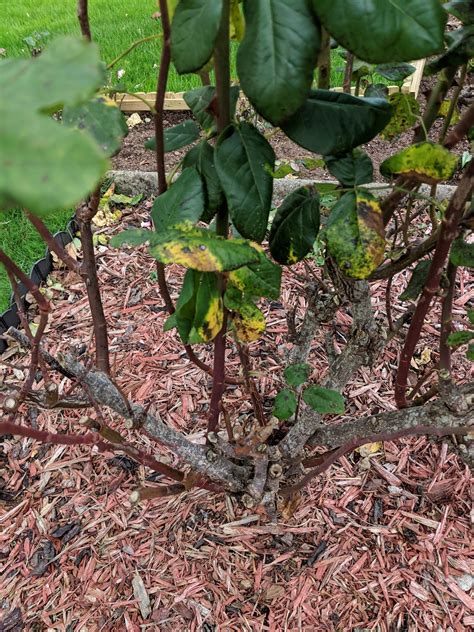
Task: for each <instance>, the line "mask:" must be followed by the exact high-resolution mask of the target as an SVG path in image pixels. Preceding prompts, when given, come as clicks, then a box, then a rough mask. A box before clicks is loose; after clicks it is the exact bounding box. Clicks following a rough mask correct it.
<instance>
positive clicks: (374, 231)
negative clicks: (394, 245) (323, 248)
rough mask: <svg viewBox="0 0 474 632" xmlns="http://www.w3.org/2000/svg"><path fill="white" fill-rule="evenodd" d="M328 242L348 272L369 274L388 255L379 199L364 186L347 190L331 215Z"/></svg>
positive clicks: (363, 275)
mask: <svg viewBox="0 0 474 632" xmlns="http://www.w3.org/2000/svg"><path fill="white" fill-rule="evenodd" d="M326 243H327V247H328V250H329V253H330V254H331V256H332V257H333V258H334V260H335V261H336V263H337V264H338V266H339V267H340V268H341V270H342V271H343V272H344V273H345V274H346V275H347V276H350V277H353V278H356V279H365V278H367V277H368V276H369V275H370V274H371V273H372V272H373V271H374V270H375V269H376V268H377V266H378V265H379V264H380V263H381V261H382V259H383V256H384V248H385V237H384V227H383V219H382V212H381V210H380V205H379V203H378V201H377V199H376V198H375V197H374V196H373V195H371V194H370V193H368V192H366V191H362V190H358V191H357V194H356V193H346V194H345V195H344V196H343V197H342V198H341V199H340V200H339V202H338V203H337V204H336V206H335V207H334V208H333V210H332V212H331V214H330V216H329V219H328V223H327V227H326Z"/></svg>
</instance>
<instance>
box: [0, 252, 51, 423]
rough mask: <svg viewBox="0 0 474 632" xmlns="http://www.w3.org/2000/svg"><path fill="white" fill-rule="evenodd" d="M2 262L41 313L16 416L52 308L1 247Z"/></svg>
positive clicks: (35, 366) (33, 374)
mask: <svg viewBox="0 0 474 632" xmlns="http://www.w3.org/2000/svg"><path fill="white" fill-rule="evenodd" d="M0 263H2V264H3V265H4V266H5V269H6V270H7V272H8V274H9V275H10V274H11V275H14V276H15V277H16V278H17V279H18V280H19V281H21V283H23V285H24V286H25V287H26V288H27V289H28V291H29V292H31V294H32V295H33V296H34V298H35V300H36V303H37V305H38V310H39V314H40V321H39V324H38V329H37V330H36V333H35V335H34V337H33V339H32V341H31V357H30V368H29V372H28V377H27V379H26V380H25V382H24V383H23V386H22V387H21V390H20V394H19V396H18V398H17V406H16V409H15V412H13V415H12V418H14V416H15V414H16V410H17V409H18V406H19V404H20V403H21V402H22V401H23V400H24V399H25V397H26V395H27V393H28V392H29V391H30V390H31V387H32V386H33V382H34V379H35V373H36V369H37V367H38V358H39V344H40V341H41V338H42V336H43V333H44V330H45V328H46V325H47V323H48V314H49V310H50V306H49V302H48V301H47V300H46V298H45V297H44V296H43V294H41V292H40V290H39V287H38V286H37V285H36V283H33V281H32V280H31V279H30V278H29V277H28V276H27V275H26V274H25V273H24V272H23V271H22V270H20V268H19V267H18V266H17V265H16V263H15V262H14V261H12V260H11V259H10V257H8V255H6V254H5V253H4V252H3V250H1V249H0Z"/></svg>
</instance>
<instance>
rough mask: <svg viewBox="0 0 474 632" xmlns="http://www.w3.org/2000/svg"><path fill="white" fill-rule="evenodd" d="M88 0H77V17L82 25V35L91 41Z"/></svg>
mask: <svg viewBox="0 0 474 632" xmlns="http://www.w3.org/2000/svg"><path fill="white" fill-rule="evenodd" d="M87 4H88V0H77V19H78V20H79V26H80V27H81V33H82V36H83V37H85V38H86V40H88V41H89V42H90V41H91V40H92V36H91V28H90V25H89V14H88V6H87Z"/></svg>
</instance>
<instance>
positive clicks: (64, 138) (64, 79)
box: [0, 37, 108, 215]
mask: <svg viewBox="0 0 474 632" xmlns="http://www.w3.org/2000/svg"><path fill="white" fill-rule="evenodd" d="M103 79H104V70H103V66H102V64H101V62H100V59H99V55H98V50H97V48H96V47H95V46H92V45H91V44H87V43H85V42H83V41H81V40H77V39H74V38H71V37H65V38H61V39H59V40H57V41H55V42H53V43H52V44H51V45H50V46H49V47H48V48H47V49H46V50H45V51H44V52H43V53H42V55H40V56H39V57H37V58H34V59H31V60H23V59H11V60H4V61H0V208H1V207H3V208H8V207H10V206H20V207H25V208H28V209H29V210H30V211H31V212H33V213H35V214H38V215H46V214H48V213H51V212H54V211H57V210H59V209H63V208H67V207H72V206H74V205H75V204H77V203H78V202H79V201H80V200H81V198H83V197H84V196H85V195H87V194H88V193H90V192H91V191H92V190H93V189H94V188H95V186H96V185H97V183H98V182H99V180H100V178H101V177H102V175H103V174H104V173H105V171H106V169H107V166H108V162H107V160H106V158H105V155H104V153H103V151H102V150H101V149H100V148H99V146H98V145H97V143H96V142H95V141H94V140H93V139H92V137H91V136H88V135H86V134H83V133H81V132H80V131H78V130H73V129H68V128H67V127H66V126H64V125H61V124H60V123H59V122H58V121H55V120H53V119H52V118H50V116H49V115H48V113H50V112H53V111H55V110H57V109H58V108H60V107H63V106H64V105H70V106H74V105H76V104H78V103H81V102H85V101H87V100H88V99H89V98H90V97H91V95H92V94H93V93H94V92H95V91H96V90H97V88H99V87H100V85H101V83H102V80H103Z"/></svg>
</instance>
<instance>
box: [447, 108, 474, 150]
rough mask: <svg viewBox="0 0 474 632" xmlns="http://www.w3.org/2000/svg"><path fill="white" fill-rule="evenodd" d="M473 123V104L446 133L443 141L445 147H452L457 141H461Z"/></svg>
mask: <svg viewBox="0 0 474 632" xmlns="http://www.w3.org/2000/svg"><path fill="white" fill-rule="evenodd" d="M473 125H474V104H472V105H471V106H470V107H469V109H468V111H467V112H466V114H464V116H463V117H462V119H461V120H460V121H459V123H458V124H457V125H456V126H455V127H454V128H453V129H452V130H451V132H450V133H449V134H448V136H447V138H446V140H445V141H444V146H445V147H446V149H452V148H453V147H455V146H456V145H457V144H458V143H459V142H461V141H462V140H463V138H464V137H465V136H466V134H467V133H468V131H469V130H470V129H471V127H472V126H473Z"/></svg>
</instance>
